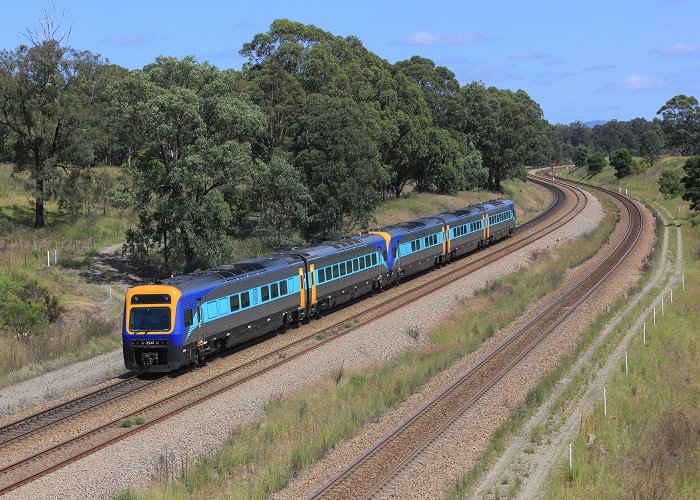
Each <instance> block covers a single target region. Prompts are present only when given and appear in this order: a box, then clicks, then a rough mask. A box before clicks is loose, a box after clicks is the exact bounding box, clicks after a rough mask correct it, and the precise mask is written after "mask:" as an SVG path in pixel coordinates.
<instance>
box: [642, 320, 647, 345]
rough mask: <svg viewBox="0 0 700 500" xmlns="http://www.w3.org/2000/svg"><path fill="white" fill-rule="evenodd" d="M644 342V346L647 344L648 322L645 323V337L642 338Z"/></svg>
mask: <svg viewBox="0 0 700 500" xmlns="http://www.w3.org/2000/svg"><path fill="white" fill-rule="evenodd" d="M642 342H643V343H644V345H646V344H647V322H646V321H645V322H644V336H643V337H642Z"/></svg>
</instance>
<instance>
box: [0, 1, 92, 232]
mask: <svg viewBox="0 0 700 500" xmlns="http://www.w3.org/2000/svg"><path fill="white" fill-rule="evenodd" d="M41 30H42V31H41V33H30V34H29V36H28V38H29V41H30V42H31V46H27V45H20V46H19V47H18V48H17V49H15V50H12V51H8V50H4V51H2V52H0V101H2V107H1V108H0V125H3V126H4V127H6V129H7V131H8V136H9V139H8V140H9V142H11V144H12V146H13V151H12V160H13V161H14V162H15V168H16V170H17V171H26V172H29V174H30V175H31V177H32V179H33V181H34V198H35V203H34V227H36V228H41V227H44V226H45V225H46V220H45V216H44V203H45V201H46V200H47V198H48V197H49V194H50V187H51V186H52V185H55V184H56V182H57V179H58V175H59V172H58V169H59V168H62V169H63V170H66V171H68V170H69V169H71V168H74V167H80V166H85V165H89V164H90V163H92V161H93V159H94V148H93V144H94V140H95V134H96V133H97V130H98V127H96V126H95V125H96V117H99V116H101V113H100V112H99V111H98V109H96V103H95V101H93V100H91V98H90V97H91V96H90V94H89V92H88V91H87V88H88V87H89V86H91V84H92V82H93V81H94V79H95V78H97V68H98V67H99V65H100V64H102V61H101V60H100V58H99V56H97V55H94V54H91V53H90V52H87V51H78V50H74V49H72V48H70V47H68V46H67V45H65V44H64V42H65V40H64V38H63V37H61V38H57V35H58V32H59V30H60V24H56V23H54V22H53V21H52V20H51V19H50V18H49V16H48V15H47V14H45V16H44V20H43V21H42V26H41ZM98 123H99V122H98Z"/></svg>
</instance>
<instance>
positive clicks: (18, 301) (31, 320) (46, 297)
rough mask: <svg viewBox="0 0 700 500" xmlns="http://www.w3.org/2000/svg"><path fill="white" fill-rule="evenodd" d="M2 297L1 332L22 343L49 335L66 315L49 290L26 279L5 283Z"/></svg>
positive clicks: (0, 310)
mask: <svg viewBox="0 0 700 500" xmlns="http://www.w3.org/2000/svg"><path fill="white" fill-rule="evenodd" d="M0 294H1V295H2V297H3V300H2V301H0V331H2V332H4V333H6V334H9V335H12V336H14V337H17V338H18V339H22V338H28V337H33V336H38V335H43V334H45V333H46V331H47V329H48V326H49V324H50V323H55V322H56V321H58V320H59V319H60V317H61V315H62V314H63V312H64V311H65V309H64V307H63V306H62V305H61V304H60V302H59V300H58V297H56V296H55V295H52V294H51V293H50V292H49V291H48V290H47V289H46V287H44V286H42V285H40V284H39V282H38V281H36V280H31V279H26V278H23V277H22V276H19V277H16V278H5V279H3V280H2V281H1V282H0Z"/></svg>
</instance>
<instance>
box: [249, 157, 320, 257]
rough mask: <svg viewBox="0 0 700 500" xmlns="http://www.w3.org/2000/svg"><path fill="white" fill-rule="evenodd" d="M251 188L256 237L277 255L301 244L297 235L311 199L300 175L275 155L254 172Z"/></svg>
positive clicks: (305, 220) (304, 220) (305, 218)
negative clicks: (254, 202) (254, 205)
mask: <svg viewBox="0 0 700 500" xmlns="http://www.w3.org/2000/svg"><path fill="white" fill-rule="evenodd" d="M251 186H252V191H253V199H254V200H255V201H256V203H257V207H256V213H257V222H256V224H255V233H256V234H257V235H258V236H259V237H260V238H261V240H262V243H263V245H264V246H265V248H267V249H269V250H270V251H279V250H284V249H287V248H289V247H291V246H294V245H295V244H299V243H301V241H300V240H299V238H298V236H297V235H298V232H299V230H300V229H302V228H303V227H304V225H305V224H306V223H307V207H308V206H310V205H311V201H312V199H311V194H310V193H309V190H308V188H307V187H306V186H305V185H304V183H303V179H302V176H301V175H300V173H299V171H298V170H297V169H295V168H294V167H293V166H292V165H291V164H290V163H289V162H288V161H287V160H286V159H285V158H283V157H282V156H280V155H275V156H273V157H272V159H271V161H270V162H269V163H267V164H261V165H259V166H258V168H257V169H256V170H255V171H254V173H253V177H252V183H251Z"/></svg>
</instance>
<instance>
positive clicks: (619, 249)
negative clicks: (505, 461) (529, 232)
mask: <svg viewBox="0 0 700 500" xmlns="http://www.w3.org/2000/svg"><path fill="white" fill-rule="evenodd" d="M578 184H582V183H578ZM582 185H584V186H586V187H587V188H591V189H597V190H599V191H602V192H605V193H606V194H608V195H610V196H613V197H615V198H617V199H618V200H620V201H621V202H622V204H623V205H624V207H625V208H626V209H627V212H628V213H629V217H628V226H627V228H626V231H625V233H624V236H623V238H622V239H621V241H620V243H619V244H618V245H617V246H616V247H615V248H614V249H612V250H611V251H610V253H609V254H608V255H607V256H606V257H605V259H604V260H603V261H602V262H601V263H600V264H599V265H598V266H596V267H595V268H594V269H593V270H591V271H590V272H589V273H588V274H587V275H586V276H585V277H584V278H582V279H581V280H580V281H579V282H577V283H576V284H575V285H573V286H572V287H570V288H569V289H567V290H566V291H565V292H564V293H563V294H562V295H561V296H560V297H559V298H558V299H557V300H555V301H554V302H552V303H551V304H549V305H548V306H547V307H545V309H544V310H543V311H542V312H541V313H540V314H538V315H537V316H536V317H535V318H533V319H532V320H531V321H530V322H528V323H527V324H526V325H525V326H523V327H522V328H521V329H519V330H518V331H517V332H515V333H514V334H513V335H511V336H510V337H509V338H508V339H506V340H505V341H504V342H503V343H502V344H500V345H499V346H498V347H497V348H496V349H494V350H493V351H492V352H491V353H489V354H488V355H487V356H485V357H484V358H483V359H482V360H481V361H479V362H478V363H477V364H476V365H474V366H473V367H472V368H471V369H469V370H468V371H467V373H465V374H464V375H463V376H461V377H460V378H459V379H457V380H455V381H454V382H453V383H451V384H450V385H449V386H448V387H446V388H445V389H444V390H443V391H442V392H441V393H440V394H439V395H438V396H436V397H435V398H433V399H432V400H431V401H430V402H428V403H427V404H426V405H424V406H423V407H421V408H420V409H419V410H418V411H416V412H415V413H414V414H413V415H412V416H411V417H409V418H408V419H407V420H406V421H404V422H403V423H402V424H401V425H399V426H398V427H397V428H396V429H394V430H393V431H392V432H391V433H390V434H388V435H387V436H385V437H384V438H382V439H381V440H380V441H379V442H377V443H376V444H375V445H373V446H372V447H371V448H370V449H369V450H367V451H366V452H365V453H364V454H363V455H362V456H361V457H359V458H358V459H357V460H356V461H355V462H354V463H352V464H351V465H349V466H348V467H347V468H346V469H344V470H343V471H341V472H340V473H339V474H338V475H336V476H335V477H333V478H332V479H331V480H330V481H328V482H327V483H326V484H325V485H323V487H322V488H321V489H320V490H318V491H317V492H316V493H314V494H313V495H312V498H371V497H373V496H375V495H378V494H379V495H380V496H381V494H382V493H383V492H386V491H387V490H390V487H389V485H390V484H391V482H392V480H393V479H394V478H396V477H397V476H398V475H399V474H400V473H401V471H403V470H404V469H406V468H407V467H409V466H410V465H411V464H413V463H414V462H415V461H416V460H417V459H418V458H419V457H421V456H422V453H423V452H424V451H425V450H427V449H428V448H429V447H430V445H431V444H432V443H434V442H435V441H436V440H437V439H438V438H439V437H440V436H442V435H444V434H445V432H446V431H447V430H448V429H450V428H451V426H452V425H453V424H454V423H455V422H456V421H458V420H459V419H460V418H461V417H463V416H464V415H465V413H466V412H467V411H468V410H469V409H470V408H472V407H473V405H474V404H475V403H476V402H477V401H478V400H479V399H480V398H481V397H482V396H483V395H484V394H486V392H487V391H488V390H489V389H491V388H492V387H493V386H494V385H495V384H496V383H497V382H498V381H500V380H501V378H502V377H503V376H504V375H505V374H506V373H508V372H509V371H510V370H511V369H512V368H513V367H514V366H516V365H517V364H518V363H519V362H520V361H521V360H522V359H523V358H524V357H525V356H527V355H528V354H529V353H530V352H532V350H533V349H534V348H535V347H536V346H537V345H539V343H540V342H542V340H544V339H545V338H546V337H547V336H548V335H549V334H550V333H551V332H552V331H553V330H554V329H555V328H556V327H558V326H559V325H561V324H562V323H563V322H564V321H565V320H566V319H567V318H568V317H569V316H570V315H571V314H572V313H573V312H574V311H575V310H576V308H577V307H578V306H579V305H580V304H581V303H582V302H583V301H585V300H586V299H587V298H588V297H589V296H590V295H591V294H592V293H594V292H595V290H597V289H598V288H599V287H600V285H601V284H602V283H604V282H605V280H606V279H607V278H608V277H609V276H610V274H611V273H612V272H613V271H614V270H615V269H616V268H617V267H618V266H619V265H620V264H621V263H622V262H623V261H624V259H625V258H626V257H627V256H628V255H629V253H630V252H631V251H632V250H633V249H634V248H635V246H636V244H637V243H638V241H639V239H640V237H641V233H642V229H643V218H642V214H641V211H640V210H639V208H638V207H637V205H636V204H635V203H634V202H632V201H631V200H629V199H628V198H626V197H623V196H621V195H618V194H617V193H614V192H612V191H609V190H605V189H601V188H595V187H593V186H588V185H585V184H582Z"/></svg>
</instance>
